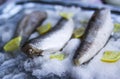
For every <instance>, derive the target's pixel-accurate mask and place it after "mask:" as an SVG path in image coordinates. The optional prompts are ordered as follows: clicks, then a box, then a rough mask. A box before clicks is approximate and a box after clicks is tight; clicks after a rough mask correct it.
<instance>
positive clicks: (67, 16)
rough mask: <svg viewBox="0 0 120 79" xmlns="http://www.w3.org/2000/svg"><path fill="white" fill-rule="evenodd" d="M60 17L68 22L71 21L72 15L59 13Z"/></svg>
mask: <svg viewBox="0 0 120 79" xmlns="http://www.w3.org/2000/svg"><path fill="white" fill-rule="evenodd" d="M60 16H61V17H63V18H65V19H67V20H69V19H71V18H72V17H73V14H72V13H67V12H61V13H60Z"/></svg>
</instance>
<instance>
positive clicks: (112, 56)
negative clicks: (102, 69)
mask: <svg viewBox="0 0 120 79" xmlns="http://www.w3.org/2000/svg"><path fill="white" fill-rule="evenodd" d="M119 59H120V51H119V52H118V51H105V53H104V55H103V57H102V58H101V61H103V62H109V63H113V62H116V61H118V60H119Z"/></svg>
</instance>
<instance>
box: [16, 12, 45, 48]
mask: <svg viewBox="0 0 120 79" xmlns="http://www.w3.org/2000/svg"><path fill="white" fill-rule="evenodd" d="M46 17H47V14H46V13H45V12H40V11H34V12H32V13H30V14H27V15H26V16H25V17H24V18H23V19H22V21H21V22H20V24H19V26H18V27H17V30H16V32H15V37H17V36H22V41H21V42H22V43H21V46H22V45H23V44H24V43H25V42H26V41H27V39H28V38H29V36H30V35H31V34H32V33H33V32H34V30H35V29H36V27H37V26H39V25H40V24H41V23H42V22H43V21H44V20H45V18H46Z"/></svg>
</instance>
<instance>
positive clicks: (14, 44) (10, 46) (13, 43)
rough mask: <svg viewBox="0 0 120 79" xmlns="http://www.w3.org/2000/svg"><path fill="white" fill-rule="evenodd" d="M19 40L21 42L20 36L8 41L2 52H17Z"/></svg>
mask: <svg viewBox="0 0 120 79" xmlns="http://www.w3.org/2000/svg"><path fill="white" fill-rule="evenodd" d="M21 40H22V37H21V36H18V37H16V38H14V39H12V40H10V41H9V42H8V43H6V44H5V46H4V50H5V51H6V52H13V51H15V50H17V49H18V48H19V46H20V42H21Z"/></svg>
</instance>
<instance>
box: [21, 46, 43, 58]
mask: <svg viewBox="0 0 120 79" xmlns="http://www.w3.org/2000/svg"><path fill="white" fill-rule="evenodd" d="M22 51H23V52H24V53H25V54H26V55H27V56H28V57H35V56H40V55H41V54H42V52H43V50H39V49H37V48H35V47H33V46H32V45H30V44H26V45H24V46H23V47H22Z"/></svg>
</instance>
